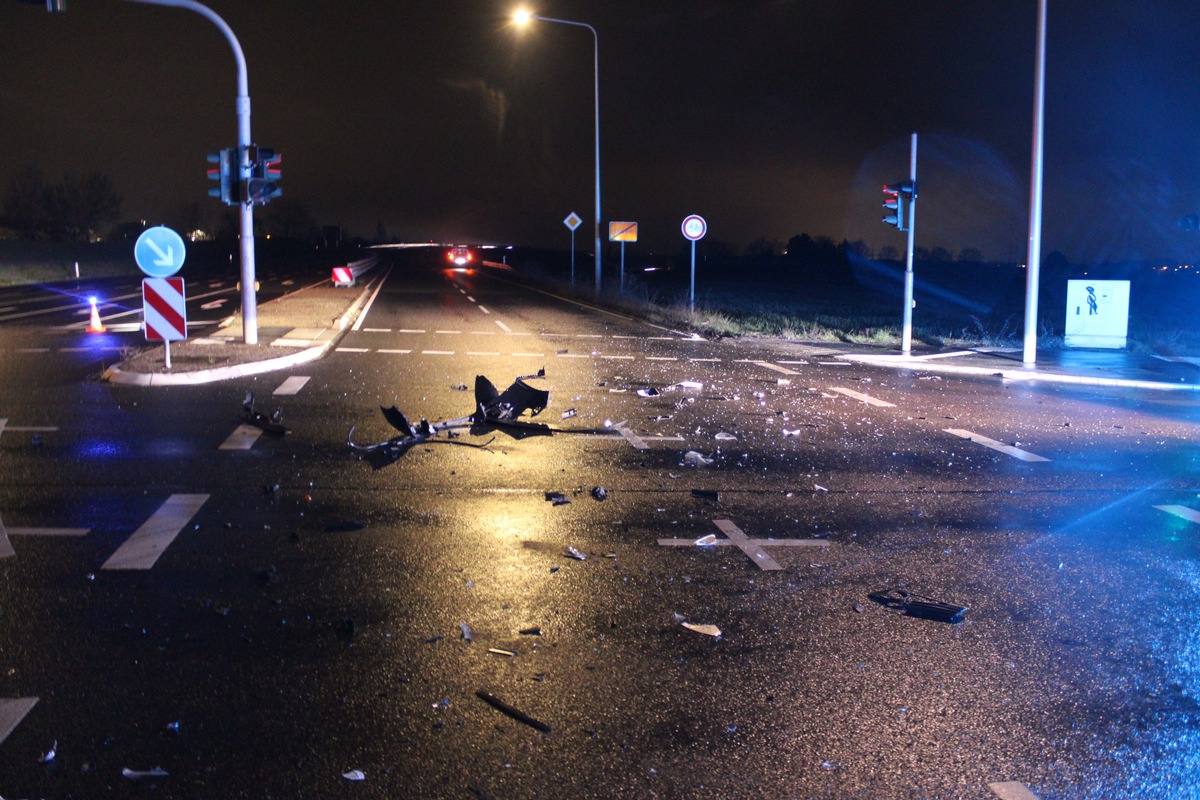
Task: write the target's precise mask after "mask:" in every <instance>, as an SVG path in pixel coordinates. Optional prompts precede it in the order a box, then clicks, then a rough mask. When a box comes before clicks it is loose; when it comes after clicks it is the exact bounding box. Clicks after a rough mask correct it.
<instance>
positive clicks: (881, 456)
mask: <svg viewBox="0 0 1200 800" xmlns="http://www.w3.org/2000/svg"><path fill="white" fill-rule="evenodd" d="M5 305H7V303H5V302H0V307H3V306H5ZM0 322H3V321H0ZM101 338H106V341H108V342H109V344H107V345H104V346H106V347H119V346H121V340H120V339H119V337H118V338H117V340H116V342H115V344H114V343H113V340H111V339H108V338H107V337H101ZM95 341H96V340H95V339H89V338H88V337H87V336H86V335H84V334H82V333H79V332H76V331H61V330H58V331H51V330H47V329H45V328H43V327H39V324H38V323H37V321H36V318H33V319H30V318H26V319H24V320H21V321H10V322H3V324H0V520H2V525H3V528H0V795H2V796H3V797H5V798H8V799H9V800H13V798H25V797H28V798H43V797H44V798H96V797H157V798H223V799H226V798H269V797H276V798H284V797H286V798H295V797H320V798H340V797H347V798H367V797H370V798H396V797H413V798H426V797H428V798H462V797H482V798H558V797H573V798H617V797H620V798H625V797H629V798H677V797H678V798H682V797H687V798H760V797H761V798H777V797H786V798H864V799H866V798H870V799H871V800H877V799H878V798H978V799H979V800H984V798H995V797H1001V798H1006V800H1023V799H1024V798H1028V797H1037V798H1041V799H1042V800H1060V799H1066V798H1072V799H1074V798H1089V799H1091V798H1095V799H1096V800H1099V799H1100V798H1168V797H1169V798H1189V797H1197V796H1200V736H1198V731H1200V709H1198V707H1197V694H1198V692H1200V650H1198V645H1197V642H1198V641H1200V640H1198V639H1197V625H1200V623H1198V622H1197V614H1196V608H1197V603H1198V602H1200V569H1198V567H1197V555H1198V552H1200V550H1198V545H1197V535H1198V533H1197V521H1198V520H1200V497H1198V496H1197V485H1196V481H1195V473H1196V468H1197V464H1196V457H1195V452H1196V451H1195V448H1194V446H1193V444H1192V440H1193V438H1194V436H1195V433H1196V431H1197V409H1196V400H1195V399H1194V398H1193V397H1192V396H1190V395H1179V394H1168V393H1155V392H1149V391H1132V390H1123V389H1118V388H1107V389H1094V388H1093V389H1088V388H1063V387H1061V386H1049V385H1044V386H1039V385H1036V384H1029V383H1024V382H1023V383H1021V384H1019V385H1013V384H1005V383H1002V382H999V381H993V380H976V379H963V378H957V377H944V378H941V379H936V378H932V377H927V376H918V375H915V374H912V373H908V372H905V371H896V370H888V369H880V368H875V367H869V366H863V365H856V364H849V363H847V362H845V361H839V360H837V359H836V358H834V357H833V355H834V354H833V352H832V348H825V347H822V346H820V345H811V346H810V345H799V344H789V343H781V342H712V341H702V340H698V339H693V338H691V337H688V336H687V335H685V334H681V333H678V332H673V331H667V330H663V329H660V328H655V327H652V326H649V325H646V324H643V323H640V322H637V321H634V320H632V319H627V318H623V317H620V316H616V315H613V314H609V313H604V312H600V311H597V310H594V309H591V308H588V307H586V306H583V305H580V304H576V303H571V302H567V301H565V300H563V299H561V298H559V297H556V296H553V295H550V294H546V293H541V292H537V291H533V290H530V289H528V288H525V287H522V286H519V285H517V284H515V283H512V282H509V281H506V280H503V279H500V278H497V277H495V276H487V275H482V274H465V273H446V272H443V271H441V270H439V269H436V268H435V267H434V265H433V262H432V259H430V260H429V261H423V260H422V259H421V257H417V256H412V257H411V259H410V260H407V261H402V262H401V263H398V264H397V265H396V266H395V268H393V269H392V271H391V273H390V276H389V278H388V280H387V281H386V283H385V284H384V286H383V289H382V291H381V292H380V293H379V295H378V296H377V298H376V300H375V302H374V303H373V304H372V305H371V307H370V308H369V310H368V312H367V314H366V316H365V317H364V318H362V320H361V321H360V324H359V326H357V328H356V329H355V330H354V331H352V332H351V333H349V334H348V335H347V336H346V337H345V338H344V339H343V340H342V342H341V343H340V346H339V348H338V349H337V351H335V352H333V353H331V354H330V355H329V356H327V357H326V358H325V359H323V360H321V361H319V362H316V363H312V364H308V365H305V366H304V367H302V368H298V369H296V370H294V371H292V372H286V373H272V374H268V375H263V376H259V377H258V378H253V379H243V380H238V381H233V382H226V383H218V384H212V385H207V386H198V387H167V388H155V389H146V388H139V387H122V386H110V385H106V384H101V383H98V382H97V381H96V380H95V374H96V373H97V371H98V370H97V363H98V362H99V361H102V360H103V359H104V358H105V356H104V355H103V353H101V352H99V351H97V350H95V349H93V348H94V347H96V346H97V345H94V344H92V343H93V342H95ZM543 367H544V368H545V377H544V378H531V379H529V380H528V383H529V384H530V385H533V386H536V387H539V388H546V389H548V390H549V391H550V403H549V406H548V407H547V408H546V410H545V411H544V412H542V414H541V415H539V416H538V417H537V418H536V419H535V420H534V421H536V422H546V423H547V424H549V425H551V426H553V427H554V428H556V429H567V430H566V431H562V430H559V431H558V432H554V433H553V435H548V436H526V437H524V438H514V437H513V436H510V435H508V434H506V433H505V432H503V431H492V432H489V433H481V434H480V435H475V434H473V433H472V432H471V431H469V430H463V431H461V433H460V436H459V437H458V438H456V439H453V440H449V441H450V442H452V443H447V441H439V442H437V443H429V444H422V445H418V446H416V447H413V448H411V449H409V450H408V451H407V452H406V453H404V454H403V455H402V456H401V457H400V458H399V459H398V460H397V461H396V462H395V463H393V464H390V465H386V466H383V467H381V468H379V469H374V468H373V467H372V466H371V465H370V464H369V463H367V462H366V461H364V460H362V459H361V458H359V457H357V456H356V455H355V454H354V453H352V452H351V450H350V449H349V447H348V446H347V442H346V440H347V433H348V431H349V429H350V428H351V426H356V430H355V432H354V440H355V441H356V442H358V443H371V442H381V441H384V440H386V439H388V438H389V437H391V436H393V435H395V431H394V430H393V429H392V428H390V427H389V426H388V424H387V423H386V421H385V420H384V418H383V415H382V414H381V413H380V410H379V409H380V406H391V405H392V404H396V405H397V406H398V407H399V408H400V409H401V410H403V411H404V413H405V414H407V415H408V417H409V418H410V419H411V420H413V421H416V420H418V419H420V418H422V417H425V418H427V419H429V420H431V421H435V420H442V419H447V418H453V417H459V416H462V415H465V414H469V413H470V412H471V411H472V410H473V404H474V400H473V396H472V392H471V391H470V390H469V389H467V390H464V388H463V387H471V386H473V384H474V381H475V377H476V376H477V375H485V376H487V377H488V378H490V379H491V380H492V382H493V383H495V384H496V386H497V387H499V388H501V389H503V388H504V387H505V386H507V385H508V384H509V382H511V381H512V380H513V379H514V378H515V377H516V376H518V375H530V374H533V373H536V372H537V371H538V370H539V369H541V368H543ZM685 382H688V383H690V382H694V383H695V384H700V385H699V386H694V385H693V386H689V385H683V384H685ZM247 389H253V391H254V392H255V395H256V398H257V401H258V406H259V408H260V409H262V410H265V411H270V410H272V409H274V408H280V409H282V412H283V420H284V423H285V424H286V425H287V426H288V427H289V428H290V430H291V433H290V434H288V435H286V436H271V435H269V434H265V433H264V434H262V435H260V436H258V437H257V438H254V437H239V436H238V435H236V433H235V432H236V431H237V429H238V425H239V420H238V414H239V411H240V406H241V401H242V399H243V396H244V394H245V392H246V391H247ZM639 389H642V390H645V389H653V390H655V391H657V394H654V393H652V392H642V393H641V394H639V393H638V390H639ZM643 395H649V396H643ZM571 411H574V414H573V415H571V414H570V413H569V412H571ZM618 423H624V424H623V425H618ZM570 429H579V431H588V432H571V431H570ZM596 431H599V432H596ZM443 438H444V437H443ZM463 444H473V445H486V447H466V446H462V445H463ZM689 453H691V454H694V455H689ZM710 462H711V463H710ZM596 487H602V488H603V489H604V490H605V493H606V499H603V500H600V499H596V497H595V496H594V495H593V489H595V488H596ZM555 492H557V493H560V494H561V495H562V496H563V499H565V500H569V501H570V502H569V503H560V504H556V503H554V502H553V501H551V500H548V499H547V494H548V493H555ZM597 494H601V493H597ZM708 536H711V537H713V542H714V543H713V544H711V545H697V544H694V542H695V541H696V540H698V539H703V537H708ZM571 549H573V550H574V551H576V552H577V553H578V554H580V555H583V556H586V558H585V559H583V560H580V559H578V558H575V557H572V555H571V552H570V551H571ZM905 599H907V600H908V602H907V603H905V602H903V601H904V600H905ZM934 604H941V605H934ZM963 607H965V609H966V610H965V612H963V613H962V614H961V619H960V621H957V622H950V621H946V618H947V617H952V615H953V613H954V611H955V610H956V609H959V608H963ZM939 615H941V618H939ZM689 626H690V627H689ZM709 626H712V627H709ZM718 630H719V635H713V634H714V633H716V631H718ZM481 693H482V695H486V696H487V698H488V699H490V700H493V701H496V702H489V701H488V699H485V698H484V697H482V696H481ZM51 750H53V757H52V758H47V755H48V754H49V753H50V751H51ZM123 770H127V771H128V772H126V773H123ZM156 773H165V774H156ZM359 777H361V780H358V779H357V778H359Z"/></svg>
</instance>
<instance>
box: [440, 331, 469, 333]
mask: <svg viewBox="0 0 1200 800" xmlns="http://www.w3.org/2000/svg"><path fill="white" fill-rule="evenodd" d="M434 333H462V331H434Z"/></svg>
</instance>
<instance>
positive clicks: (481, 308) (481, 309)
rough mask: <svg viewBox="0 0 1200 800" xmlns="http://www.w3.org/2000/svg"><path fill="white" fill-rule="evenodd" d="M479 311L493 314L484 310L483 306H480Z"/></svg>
mask: <svg viewBox="0 0 1200 800" xmlns="http://www.w3.org/2000/svg"><path fill="white" fill-rule="evenodd" d="M479 310H480V311H482V312H483V313H485V314H491V313H492V312H490V311H488V310H487V309H486V308H484V307H483V306H480V307H479Z"/></svg>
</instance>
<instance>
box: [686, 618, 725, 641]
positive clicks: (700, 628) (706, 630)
mask: <svg viewBox="0 0 1200 800" xmlns="http://www.w3.org/2000/svg"><path fill="white" fill-rule="evenodd" d="M683 627H685V628H687V629H688V630H689V631H695V632H696V633H703V634H704V635H705V636H712V637H713V638H714V639H720V638H721V629H720V628H718V627H717V626H716V625H697V624H695V623H693V622H684V623H683Z"/></svg>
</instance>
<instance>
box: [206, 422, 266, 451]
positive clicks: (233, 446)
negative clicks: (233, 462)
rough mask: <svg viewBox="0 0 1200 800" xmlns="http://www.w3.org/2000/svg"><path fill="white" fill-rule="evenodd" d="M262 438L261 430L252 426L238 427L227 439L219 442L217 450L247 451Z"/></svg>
mask: <svg viewBox="0 0 1200 800" xmlns="http://www.w3.org/2000/svg"><path fill="white" fill-rule="evenodd" d="M259 436H262V428H256V427H255V426H253V425H238V426H237V428H235V429H234V431H233V433H231V434H229V438H228V439H226V440H225V441H223V442H221V446H220V447H218V448H217V449H218V450H249V449H250V448H251V447H253V446H254V443H255V442H257V441H258V437H259Z"/></svg>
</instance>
